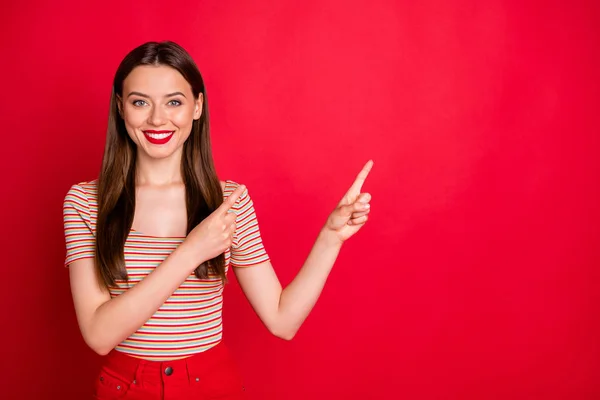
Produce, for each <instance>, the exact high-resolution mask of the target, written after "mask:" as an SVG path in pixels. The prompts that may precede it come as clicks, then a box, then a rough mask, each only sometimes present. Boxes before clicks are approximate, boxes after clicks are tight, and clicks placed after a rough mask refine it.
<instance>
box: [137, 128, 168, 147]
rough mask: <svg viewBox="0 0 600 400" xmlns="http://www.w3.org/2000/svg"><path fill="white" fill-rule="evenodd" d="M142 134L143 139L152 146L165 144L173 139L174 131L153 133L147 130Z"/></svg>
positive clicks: (153, 131)
mask: <svg viewBox="0 0 600 400" xmlns="http://www.w3.org/2000/svg"><path fill="white" fill-rule="evenodd" d="M142 132H144V137H145V138H146V140H147V141H149V142H150V143H152V144H165V143H167V142H168V141H169V140H171V138H172V137H173V133H174V132H175V131H155V130H147V131H142Z"/></svg>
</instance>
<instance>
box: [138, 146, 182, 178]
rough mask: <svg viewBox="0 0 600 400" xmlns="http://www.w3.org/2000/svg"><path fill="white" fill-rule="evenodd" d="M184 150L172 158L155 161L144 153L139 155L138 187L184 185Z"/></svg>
mask: <svg viewBox="0 0 600 400" xmlns="http://www.w3.org/2000/svg"><path fill="white" fill-rule="evenodd" d="M182 153H183V152H182V150H181V149H180V150H179V151H177V152H175V153H174V154H172V155H171V156H170V157H166V158H161V159H155V158H150V157H148V155H147V154H144V153H143V152H138V154H137V165H136V186H169V185H173V184H180V183H183V177H182V176H181V157H182Z"/></svg>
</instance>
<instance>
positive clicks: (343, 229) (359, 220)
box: [324, 160, 373, 243]
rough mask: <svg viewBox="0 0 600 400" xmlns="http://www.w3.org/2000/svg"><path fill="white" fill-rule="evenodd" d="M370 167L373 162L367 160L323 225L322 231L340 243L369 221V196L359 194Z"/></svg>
mask: <svg viewBox="0 0 600 400" xmlns="http://www.w3.org/2000/svg"><path fill="white" fill-rule="evenodd" d="M372 167H373V161H372V160H369V162H367V163H366V164H365V166H364V167H363V169H362V171H360V173H359V174H358V176H357V177H356V180H355V181H354V183H353V184H352V186H351V187H350V189H349V190H348V192H346V194H345V195H344V197H343V198H342V200H341V201H340V202H339V204H338V206H337V207H336V209H335V210H333V212H332V213H331V214H330V215H329V218H327V222H326V223H325V227H324V229H327V230H329V231H331V232H332V233H334V234H335V235H336V237H337V238H338V239H339V240H340V242H342V243H343V242H345V241H346V240H348V239H349V238H350V237H351V236H352V235H354V234H355V233H356V232H358V231H359V230H360V228H362V227H363V226H364V225H365V224H366V223H367V220H368V219H369V216H368V214H369V212H370V211H371V205H370V204H369V202H370V201H371V195H370V194H369V193H361V190H362V186H363V184H364V183H365V180H366V179H367V176H368V175H369V172H370V171H371V168H372Z"/></svg>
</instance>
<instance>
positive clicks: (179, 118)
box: [171, 107, 194, 127]
mask: <svg viewBox="0 0 600 400" xmlns="http://www.w3.org/2000/svg"><path fill="white" fill-rule="evenodd" d="M171 121H172V122H173V123H174V124H175V125H177V126H178V127H184V126H185V127H187V126H191V125H192V122H194V110H193V109H192V108H188V107H178V108H176V109H174V110H173V111H172V112H171Z"/></svg>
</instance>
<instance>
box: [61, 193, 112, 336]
mask: <svg viewBox="0 0 600 400" xmlns="http://www.w3.org/2000/svg"><path fill="white" fill-rule="evenodd" d="M63 221H64V232H65V245H66V257H65V266H66V267H69V279H70V284H71V294H72V296H73V303H74V305H75V312H76V314H77V321H78V323H79V328H80V329H81V332H82V334H83V336H84V338H85V339H87V332H88V329H87V328H88V327H89V325H90V321H91V320H92V317H93V315H94V313H95V311H96V310H97V309H98V307H100V305H102V304H103V303H105V302H106V301H108V300H110V294H109V293H108V291H107V290H105V289H103V288H102V286H101V285H100V284H99V282H98V278H97V275H96V271H95V265H94V257H95V244H96V237H95V235H94V232H93V228H92V223H91V211H90V206H89V200H88V197H87V193H86V191H85V189H84V188H83V187H81V186H79V185H73V186H72V187H71V189H70V190H69V192H68V193H67V195H66V197H65V199H64V202H63Z"/></svg>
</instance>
